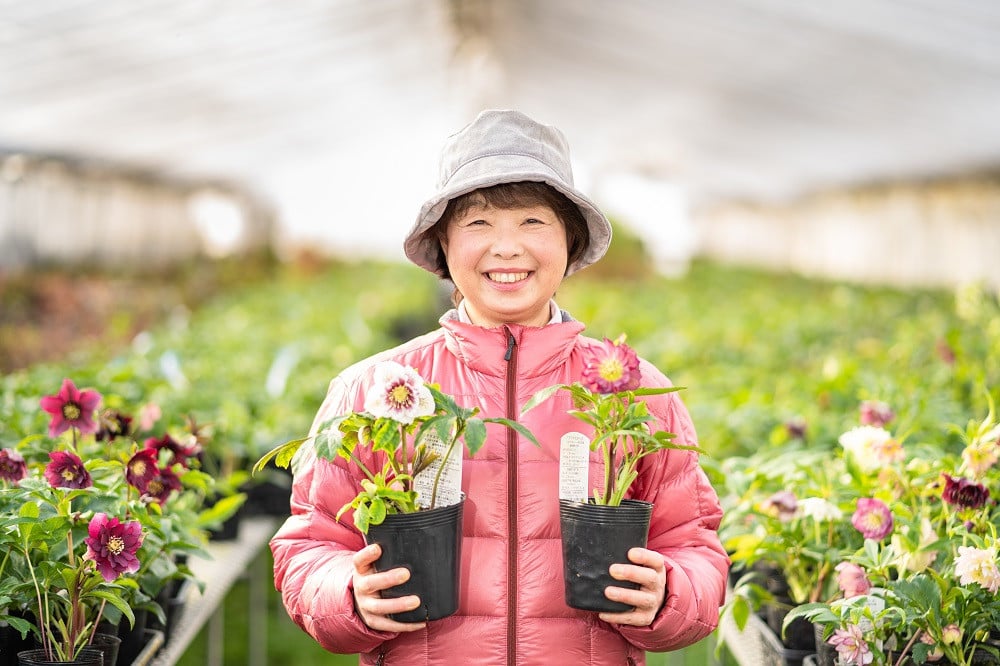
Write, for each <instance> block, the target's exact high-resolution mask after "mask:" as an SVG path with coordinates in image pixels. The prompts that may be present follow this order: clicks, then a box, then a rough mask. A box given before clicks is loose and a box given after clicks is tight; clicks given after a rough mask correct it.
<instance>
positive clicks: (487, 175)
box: [403, 109, 611, 275]
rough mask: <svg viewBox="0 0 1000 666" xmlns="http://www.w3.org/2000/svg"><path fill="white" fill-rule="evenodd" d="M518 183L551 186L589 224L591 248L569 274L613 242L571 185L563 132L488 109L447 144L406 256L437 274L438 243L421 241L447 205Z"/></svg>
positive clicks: (594, 211)
mask: <svg viewBox="0 0 1000 666" xmlns="http://www.w3.org/2000/svg"><path fill="white" fill-rule="evenodd" d="M520 181H535V182H542V183H546V184H547V185H550V186H551V187H553V188H555V189H556V190H558V191H559V192H561V193H563V194H564V195H566V196H567V197H568V198H569V200H570V201H572V202H573V203H575V204H576V205H577V206H578V207H579V209H580V212H581V213H582V214H583V218H584V219H585V220H586V221H587V228H588V231H589V232H590V240H589V242H588V244H587V249H586V250H585V251H584V253H583V255H582V256H581V257H580V258H579V259H578V260H577V261H575V262H573V264H571V265H570V266H569V267H568V268H567V271H566V274H567V275H569V274H570V273H574V272H576V271H578V270H580V269H581V268H585V267H587V266H589V265H591V264H593V263H594V262H596V261H597V260H598V259H600V258H601V257H603V256H604V253H605V252H607V250H608V246H609V245H610V244H611V223H610V222H608V218H607V217H605V215H604V213H602V212H601V211H600V209H599V208H598V207H597V206H596V205H595V204H594V203H593V202H592V201H591V200H590V199H588V198H587V197H585V196H584V195H583V194H582V193H580V192H579V191H578V190H577V189H576V188H575V187H574V186H573V170H572V167H571V165H570V156H569V144H568V143H567V142H566V137H564V136H563V133H562V132H561V131H559V129H557V128H556V127H553V126H551V125H543V124H541V123H539V122H536V121H535V120H532V119H531V118H529V117H528V116H526V115H524V114H523V113H521V112H519V111H512V110H499V109H490V110H486V111H483V112H481V113H480V114H479V115H478V116H477V117H476V119H475V120H474V121H472V122H471V123H470V124H469V125H467V126H466V127H465V128H463V129H462V130H461V131H459V132H458V133H456V134H453V135H452V136H451V137H449V138H448V140H447V141H446V142H445V145H444V148H443V150H442V152H441V168H440V176H439V181H438V191H437V193H435V194H434V195H433V196H432V197H431V198H430V199H428V200H427V202H426V203H424V205H423V206H422V207H421V208H420V214H419V215H418V216H417V221H416V223H415V224H414V225H413V228H412V229H410V233H409V234H407V236H406V241H405V242H404V243H403V250H404V251H405V252H406V256H407V258H409V260H410V261H412V262H413V263H415V264H416V265H417V266H420V267H421V268H424V269H426V270H428V271H430V272H432V273H438V270H437V257H438V242H437V240H435V239H433V238H430V239H429V238H423V234H424V232H425V231H427V230H428V229H430V228H431V227H432V226H434V223H435V222H437V221H438V220H439V219H441V216H442V215H443V214H444V210H445V208H447V206H448V202H449V201H451V200H452V199H454V198H455V197H459V196H461V195H463V194H467V193H469V192H472V191H473V190H478V189H480V188H484V187H491V186H493V185H499V184H500V183H516V182H520Z"/></svg>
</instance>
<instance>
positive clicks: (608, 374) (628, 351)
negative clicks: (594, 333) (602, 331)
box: [583, 336, 639, 393]
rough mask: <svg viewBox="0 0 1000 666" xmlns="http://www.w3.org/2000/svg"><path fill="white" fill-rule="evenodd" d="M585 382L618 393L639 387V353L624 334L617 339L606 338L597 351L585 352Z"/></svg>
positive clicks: (608, 391)
mask: <svg viewBox="0 0 1000 666" xmlns="http://www.w3.org/2000/svg"><path fill="white" fill-rule="evenodd" d="M585 353H586V356H585V357H584V365H583V384H584V386H586V387H587V388H588V389H590V390H591V391H596V392H597V393H617V392H618V391H630V390H634V389H637V388H639V357H638V356H636V354H635V351H634V350H633V349H632V348H631V347H629V346H628V345H627V344H625V338H624V336H622V337H620V338H618V339H617V340H615V341H614V342H612V341H611V340H609V339H608V338H604V343H603V344H602V345H601V348H600V349H599V350H597V351H588V352H585Z"/></svg>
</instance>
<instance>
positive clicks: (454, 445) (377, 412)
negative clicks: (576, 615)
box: [253, 361, 537, 622]
mask: <svg viewBox="0 0 1000 666" xmlns="http://www.w3.org/2000/svg"><path fill="white" fill-rule="evenodd" d="M478 412H479V410H478V409H477V408H471V409H470V408H465V407H461V406H460V405H458V404H457V403H456V402H455V400H454V399H453V398H451V397H450V396H448V395H446V394H444V393H442V392H441V391H440V389H439V388H438V387H437V386H435V385H433V384H428V383H426V382H425V381H424V380H423V378H421V377H420V375H419V374H418V373H417V372H416V371H415V370H414V369H412V368H408V367H405V366H403V365H400V364H399V363H396V362H394V361H383V362H381V363H379V364H377V365H376V366H375V368H374V369H373V384H372V387H371V389H370V390H369V392H368V394H367V395H366V396H365V409H364V411H361V412H351V413H348V414H343V415H339V416H336V417H334V418H331V419H328V420H326V421H324V422H323V423H321V424H319V425H318V427H317V428H316V431H315V434H313V435H311V436H309V437H306V438H301V439H295V440H291V441H289V442H285V443H284V444H282V445H280V446H277V447H275V448H274V449H272V450H271V451H269V452H268V453H266V454H264V456H262V457H261V458H260V460H258V461H257V463H256V464H255V465H254V468H253V471H254V473H256V472H258V471H260V470H262V469H263V468H264V466H265V465H266V464H267V463H268V462H269V461H270V460H272V459H273V460H274V461H275V464H276V465H278V466H279V467H288V466H289V464H290V463H291V460H292V457H293V456H294V455H295V453H296V451H298V449H299V448H300V447H301V446H302V445H304V444H306V443H307V442H308V443H310V444H311V445H312V446H313V447H315V451H316V455H317V456H318V457H319V458H322V459H324V460H328V461H333V460H335V459H337V458H338V457H339V458H343V459H345V460H347V461H349V463H350V464H352V465H354V466H355V467H356V468H357V469H358V470H359V471H360V472H361V474H362V475H363V478H362V479H361V481H360V484H359V486H360V487H359V491H358V493H357V495H356V496H355V497H354V498H353V499H352V500H351V501H350V502H349V503H347V504H345V505H344V506H343V507H342V508H341V509H340V511H339V512H338V513H337V519H338V520H339V519H340V518H341V517H342V516H343V515H344V514H345V513H347V512H348V511H351V512H353V516H352V520H353V523H354V525H355V527H357V528H358V530H359V531H361V532H362V533H363V534H364V535H365V540H366V542H368V543H378V544H379V545H380V546H381V548H382V555H381V557H380V558H379V559H378V560H377V561H376V562H375V566H376V568H379V569H382V570H387V569H391V568H394V567H399V566H405V567H407V568H409V569H410V571H411V576H410V580H409V581H408V582H407V583H405V584H404V585H400V586H397V587H394V588H392V589H391V590H388V591H384V592H383V594H392V595H393V596H406V595H410V594H416V595H418V596H419V597H420V599H421V602H422V604H423V605H422V607H421V608H418V609H416V610H414V611H410V612H407V613H400V614H397V615H395V616H394V619H396V620H397V621H400V622H422V621H424V620H435V619H439V618H441V617H446V616H448V615H451V614H452V613H454V612H455V611H456V610H457V608H458V573H459V565H460V562H461V530H462V507H463V503H464V494H462V493H461V479H460V476H456V475H455V471H456V470H460V469H461V465H460V458H458V461H459V464H458V465H454V464H451V465H449V461H454V460H455V459H454V458H453V456H460V455H461V452H460V450H461V449H460V447H459V446H458V444H459V442H464V445H465V448H466V449H468V451H469V455H470V456H472V455H475V454H476V452H477V451H478V450H479V449H480V448H481V447H482V445H483V443H484V442H485V441H486V424H487V423H500V424H503V425H506V426H507V427H510V428H513V429H515V430H517V431H518V432H519V433H520V434H522V435H524V436H525V437H527V438H528V439H530V440H531V441H533V442H536V443H537V441H536V440H535V438H534V436H533V435H532V433H531V432H529V431H528V430H527V429H526V428H524V426H522V425H520V424H519V423H517V422H514V421H511V420H508V419H503V418H484V419H481V418H477V416H476V415H477V414H478ZM439 540H440V541H439ZM424 547H426V548H427V550H428V552H429V553H431V556H430V557H425V556H424V554H423V552H422V550H421V549H422V548H424ZM442 554H443V556H444V557H445V558H446V560H447V561H445V562H442V561H440V559H439V558H440V557H441V556H442Z"/></svg>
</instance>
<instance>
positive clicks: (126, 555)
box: [84, 513, 142, 583]
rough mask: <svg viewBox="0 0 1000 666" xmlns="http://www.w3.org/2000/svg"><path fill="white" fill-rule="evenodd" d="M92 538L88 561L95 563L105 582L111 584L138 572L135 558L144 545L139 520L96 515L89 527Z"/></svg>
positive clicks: (137, 560)
mask: <svg viewBox="0 0 1000 666" xmlns="http://www.w3.org/2000/svg"><path fill="white" fill-rule="evenodd" d="M87 533H88V534H89V536H88V537H87V538H86V539H84V542H85V543H86V544H87V554H86V555H84V558H85V559H88V560H93V561H94V562H95V563H96V564H97V570H98V571H99V572H100V573H101V576H103V577H104V580H106V581H107V582H109V583H110V582H111V581H113V580H115V579H116V578H118V577H119V576H121V575H122V574H125V573H133V572H136V571H138V570H139V558H138V557H136V556H135V554H136V551H138V550H139V546H141V545H142V525H141V524H140V523H139V521H137V520H131V521H129V522H127V523H122V522H120V521H119V520H118V519H117V518H112V517H109V516H108V515H107V514H105V513H97V514H94V517H93V518H92V519H91V521H90V525H89V526H88V527H87Z"/></svg>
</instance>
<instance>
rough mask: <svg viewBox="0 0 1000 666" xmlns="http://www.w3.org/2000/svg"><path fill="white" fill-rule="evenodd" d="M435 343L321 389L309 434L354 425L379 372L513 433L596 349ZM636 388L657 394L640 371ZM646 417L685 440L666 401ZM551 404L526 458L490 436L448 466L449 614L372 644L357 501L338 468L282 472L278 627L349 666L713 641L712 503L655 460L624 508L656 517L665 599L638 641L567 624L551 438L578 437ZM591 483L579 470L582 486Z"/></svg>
mask: <svg viewBox="0 0 1000 666" xmlns="http://www.w3.org/2000/svg"><path fill="white" fill-rule="evenodd" d="M441 324H442V328H441V329H438V330H437V331H434V332H432V333H429V334H427V335H425V336H422V337H420V338H417V339H415V340H412V341H410V342H408V343H406V344H404V345H402V346H400V347H397V348H396V349H393V350H390V351H387V352H384V353H381V354H378V355H376V356H375V357H372V358H370V359H367V360H366V361H363V362H361V363H358V364H356V365H354V366H352V367H351V368H349V369H347V370H346V371H344V372H343V373H342V374H341V375H340V376H338V377H337V378H336V379H334V380H333V381H332V382H331V385H330V390H329V393H328V395H327V398H326V401H325V402H324V403H323V406H322V408H321V409H320V412H319V414H317V417H316V423H319V422H320V421H322V420H325V419H327V418H330V417H332V416H336V415H338V414H342V413H345V412H347V411H353V410H359V411H360V410H361V409H363V404H364V394H365V388H366V387H367V386H369V385H370V382H371V375H372V373H371V369H372V366H373V365H374V363H376V362H377V361H379V360H385V359H393V360H395V361H397V362H399V363H401V364H403V365H408V366H412V367H414V368H416V370H417V371H418V372H420V373H421V375H422V376H423V377H424V378H425V379H427V380H428V381H432V382H436V383H438V384H440V385H441V388H442V390H443V391H444V392H446V393H449V394H451V395H453V396H454V397H455V398H456V400H457V401H458V403H459V404H461V405H464V406H466V407H471V406H473V405H475V406H477V407H479V408H480V410H482V414H481V415H482V416H506V417H516V416H517V415H518V414H519V412H520V410H521V407H522V406H523V405H524V404H525V403H526V402H527V401H528V399H529V398H530V397H531V396H532V395H533V394H534V393H535V392H537V391H539V390H540V389H543V388H545V387H547V386H549V385H551V384H556V383H571V382H574V381H577V380H579V379H580V376H581V369H582V359H581V351H582V350H583V349H585V348H586V347H588V346H591V345H595V344H598V343H597V341H595V340H593V339H591V338H586V337H584V336H582V335H580V332H581V331H582V330H583V325H582V324H580V323H578V322H575V321H567V322H564V323H561V324H553V325H549V326H545V327H542V328H529V327H521V326H514V325H511V326H505V327H502V328H497V329H484V328H480V327H477V326H472V325H467V324H463V323H460V322H458V321H456V320H454V319H448V318H447V317H446V318H444V319H442V322H441ZM641 372H642V377H643V384H644V385H646V386H669V382H668V380H667V379H666V377H664V376H663V375H662V373H660V372H659V371H658V370H657V369H656V368H655V367H653V366H652V365H651V364H649V363H648V362H646V361H642V365H641ZM648 402H649V406H650V411H651V413H653V414H654V415H655V416H656V417H657V418H658V419H659V421H660V424H659V425H660V427H662V428H664V429H666V430H669V431H671V432H674V433H675V434H676V435H677V440H676V441H679V442H686V443H694V442H695V441H696V440H695V432H694V428H693V426H692V425H691V421H690V417H689V416H688V413H687V410H686V409H685V407H684V405H683V404H682V402H681V400H680V398H679V397H678V394H677V393H668V394H664V395H659V396H653V397H651V398H649V400H648ZM570 408H571V405H570V402H569V396H568V395H567V394H566V392H565V391H560V392H559V393H557V394H556V396H554V397H553V398H550V399H549V400H548V401H546V402H544V403H542V405H540V406H538V407H536V408H535V409H533V410H532V411H530V412H528V413H527V414H526V415H525V416H524V417H523V418H521V419H519V420H520V421H521V422H522V423H523V424H524V425H525V426H526V427H528V428H529V429H530V430H531V431H532V432H533V433H534V434H535V435H536V437H537V438H538V440H539V441H540V442H541V443H542V446H541V448H537V447H535V446H534V445H533V444H532V443H531V442H529V441H526V440H524V439H523V438H521V437H520V436H517V435H516V433H514V432H513V431H511V430H510V429H508V428H504V427H503V426H500V425H494V424H491V425H489V426H488V432H489V436H488V439H487V442H486V444H485V445H484V446H483V448H482V449H481V450H480V451H479V452H478V453H477V454H476V456H475V457H474V458H469V457H468V455H467V454H466V459H465V461H464V463H463V480H462V486H463V490H464V491H465V493H466V496H467V497H466V506H465V511H464V525H463V531H464V541H463V546H462V570H461V576H462V582H461V598H460V603H459V609H458V612H457V613H456V614H455V615H453V616H451V617H447V618H444V619H441V620H436V621H432V622H429V623H428V625H427V628H426V629H425V630H422V631H418V632H413V633H405V634H395V633H385V632H379V631H373V630H371V629H369V628H368V627H367V626H365V625H364V623H362V622H361V620H360V618H359V616H358V615H357V614H356V613H355V611H354V603H353V594H352V590H351V575H352V571H353V568H352V565H351V557H352V555H353V554H354V552H356V551H357V550H360V549H361V548H362V547H363V546H364V539H363V538H362V535H361V534H360V533H359V532H358V531H357V530H356V529H355V528H354V526H353V523H352V522H351V518H350V514H349V513H348V514H345V515H344V516H343V517H342V518H341V522H337V521H336V520H334V515H335V514H336V513H337V511H338V509H339V508H340V507H341V506H342V505H343V504H345V503H346V502H348V501H349V500H350V499H351V498H352V497H353V496H354V495H355V493H356V492H357V488H358V478H357V474H355V473H354V472H353V470H349V468H348V467H347V465H346V463H344V461H342V460H338V461H337V462H336V463H331V462H327V461H323V460H318V459H317V458H316V457H315V455H314V454H313V453H312V451H311V449H308V448H303V449H302V450H301V451H300V453H299V455H298V456H297V457H296V460H295V462H294V465H293V469H294V471H295V481H294V487H293V494H292V515H291V517H289V518H288V520H287V521H286V522H285V524H284V525H283V526H282V527H281V529H280V530H279V531H278V533H277V534H276V535H275V536H274V538H273V539H272V541H271V549H272V552H273V554H274V573H275V585H276V587H277V588H278V589H279V590H280V591H281V593H282V598H283V599H284V603H285V606H286V608H287V609H288V612H289V614H290V616H291V617H292V619H293V620H294V621H295V622H296V623H298V624H299V625H300V626H301V627H302V628H303V629H304V630H305V631H307V632H308V633H309V634H310V635H311V636H312V637H313V638H315V639H316V640H317V641H318V642H319V643H320V645H322V646H323V647H324V648H326V649H328V650H330V651H332V652H339V653H361V663H362V664H387V665H391V664H405V665H406V666H425V665H426V666H430V665H445V664H449V665H453V664H463V665H464V664H484V665H491V666H492V665H504V664H510V665H514V664H517V665H518V666H528V665H531V664H602V665H603V664H622V665H625V664H642V663H644V662H645V657H644V653H645V651H646V650H650V651H665V650H672V649H676V648H680V647H683V646H686V645H690V644H692V643H694V642H696V641H698V640H700V639H701V638H703V637H705V636H707V635H708V634H709V633H710V632H711V631H712V630H713V629H714V628H715V626H716V623H717V620H718V611H719V605H720V604H721V603H722V601H723V595H724V589H725V577H726V572H727V571H728V567H729V560H728V558H727V556H726V553H725V551H724V549H723V548H722V546H721V544H720V543H719V539H718V537H717V533H716V529H717V528H718V525H719V520H720V518H721V513H722V512H721V508H720V506H719V501H718V497H717V496H716V493H715V491H714V490H713V489H712V487H711V485H710V484H709V482H708V479H707V478H706V476H705V475H704V473H703V472H702V470H701V468H700V467H699V465H698V458H697V455H696V454H693V453H691V452H687V451H669V452H665V453H664V454H657V455H654V456H648V457H646V458H645V459H644V460H643V464H642V466H641V468H640V475H639V478H638V480H637V481H636V483H635V484H633V488H632V491H631V493H630V496H632V497H635V498H637V499H644V500H648V501H650V502H653V503H654V504H655V508H654V511H653V516H652V521H651V525H650V535H649V543H648V547H649V548H650V549H651V550H655V551H657V552H660V553H662V554H663V559H664V562H665V563H666V569H667V599H666V602H665V604H664V606H663V609H662V610H661V611H660V613H659V615H658V616H657V617H656V619H655V620H654V622H653V624H652V625H651V626H649V627H642V628H639V627H627V626H611V625H609V624H606V623H604V622H602V621H600V620H599V619H598V618H597V614H596V613H592V612H585V611H578V610H575V609H572V608H569V607H568V606H567V605H566V603H565V601H564V596H563V583H562V555H561V547H560V541H559V518H558V514H559V511H558V476H559V463H558V447H559V438H560V437H561V436H562V435H563V434H564V433H566V432H569V431H580V432H584V433H587V434H589V433H588V431H587V426H586V424H584V423H583V422H582V421H580V420H579V419H576V418H574V417H572V416H569V415H568V414H567V413H566V412H567V410H568V409H570ZM602 478H603V465H602V463H601V460H600V458H599V456H598V455H597V454H596V453H595V454H592V456H591V464H590V483H591V486H593V485H596V484H597V483H598V482H599V481H598V480H600V479H602Z"/></svg>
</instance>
